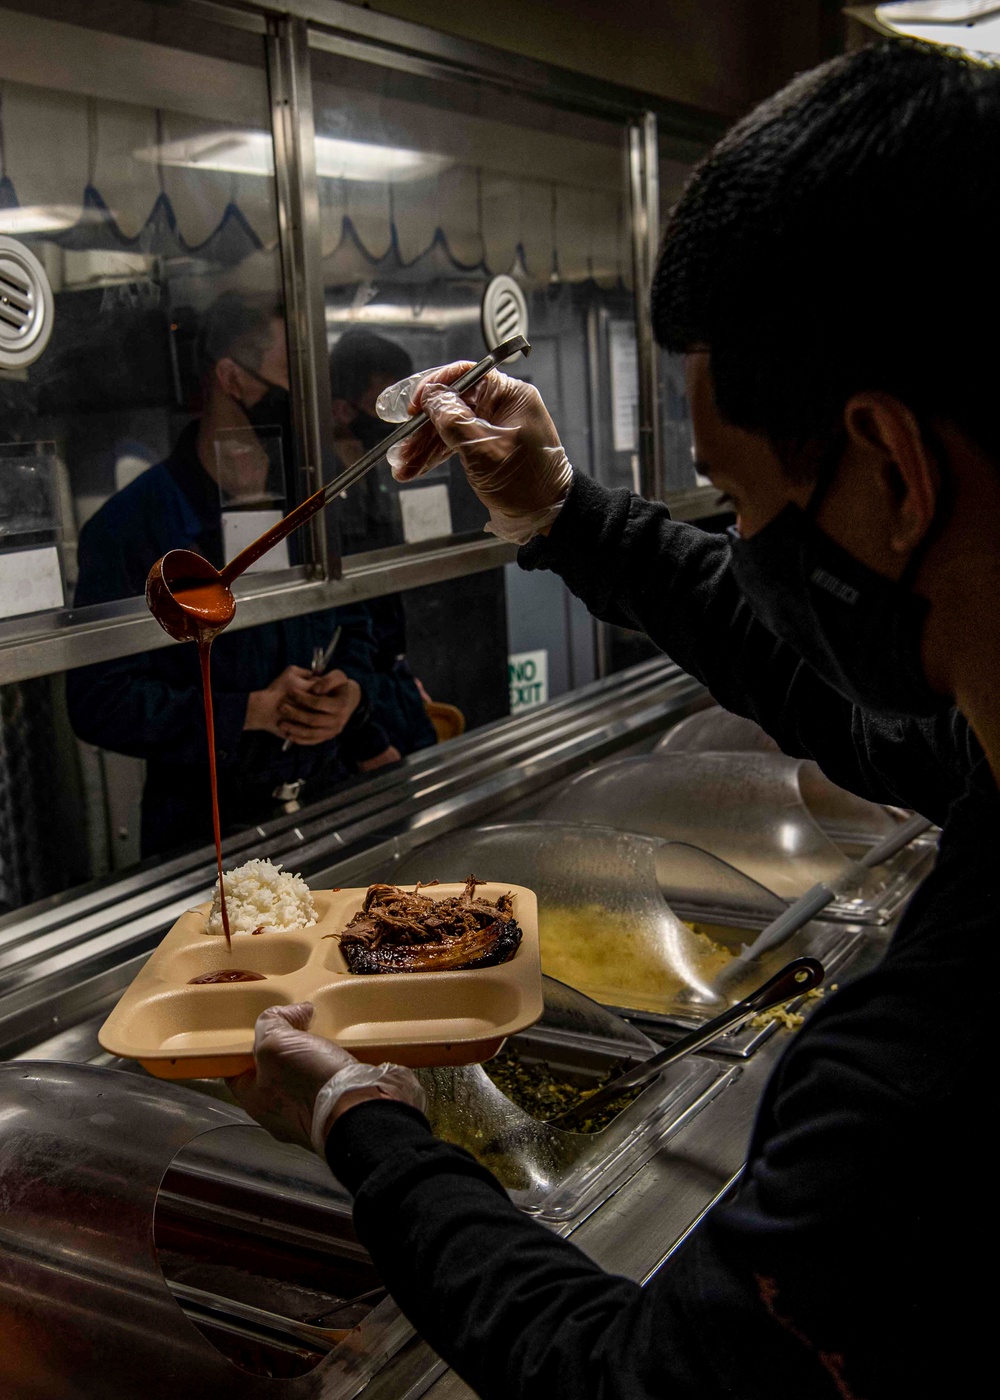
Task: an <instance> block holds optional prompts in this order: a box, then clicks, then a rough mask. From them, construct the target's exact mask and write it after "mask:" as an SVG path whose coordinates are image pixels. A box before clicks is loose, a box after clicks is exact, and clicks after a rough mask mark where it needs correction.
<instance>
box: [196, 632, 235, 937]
mask: <svg viewBox="0 0 1000 1400" xmlns="http://www.w3.org/2000/svg"><path fill="white" fill-rule="evenodd" d="M198 660H199V661H200V662H201V686H202V690H203V691H204V695H205V730H206V733H207V735H208V773H209V778H210V781H211V784H212V835H213V836H214V837H215V863H216V865H217V866H218V870H219V902H220V904H221V906H222V928H223V932H224V933H225V935H226V947H227V948H228V949H229V951H230V952H232V948H233V939H232V935H231V934H230V932H229V910H228V909H227V908H226V887H225V885H224V884H223V882H222V832H221V830H220V826H219V779H218V776H217V774H216V771H215V716H214V714H213V713H212V641H211V638H205V637H204V636H202V637H199V639H198Z"/></svg>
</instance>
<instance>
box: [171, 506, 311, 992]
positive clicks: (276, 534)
mask: <svg viewBox="0 0 1000 1400" xmlns="http://www.w3.org/2000/svg"><path fill="white" fill-rule="evenodd" d="M325 505H326V494H325V491H324V488H322V487H321V488H320V489H319V490H318V491H315V492H314V493H313V494H312V495H311V496H309V497H308V499H307V500H305V501H303V502H302V504H301V505H299V506H296V508H295V509H294V510H293V511H290V512H289V513H288V515H286V516H285V517H284V518H283V519H281V520H278V521H276V522H275V524H274V525H272V526H271V528H270V529H269V530H265V531H264V533H263V534H262V535H261V536H259V538H258V539H256V540H254V541H252V543H250V544H248V545H247V547H246V549H244V550H243V551H242V552H241V553H240V554H238V555H237V556H236V558H235V559H233V560H232V561H231V562H230V563H229V564H228V565H227V566H226V568H225V569H224V570H223V572H222V573H221V574H220V575H219V577H218V579H217V580H216V579H211V578H209V579H206V578H204V577H200V578H194V577H193V578H190V579H184V578H179V579H174V580H171V583H170V592H171V594H172V595H173V597H174V599H175V600H176V601H177V602H178V603H180V604H181V606H182V607H183V609H184V611H185V613H187V614H188V616H189V617H190V619H191V621H192V622H193V623H194V625H195V628H196V630H197V646H198V659H199V661H200V662H201V684H202V691H203V694H204V697H205V730H206V735H207V738H208V772H209V779H210V782H211V788H212V835H213V836H214V838H215V862H216V866H217V868H218V871H219V903H220V905H221V913H222V927H223V930H224V932H225V935H226V947H227V948H228V949H229V951H230V952H232V948H233V940H232V935H231V933H230V929H229V910H228V908H227V907H226V891H225V886H224V885H223V880H222V831H221V824H220V821H219V779H218V773H217V771H216V763H215V717H214V715H213V712H212V678H211V656H212V639H213V637H215V636H216V635H217V634H218V632H220V631H221V630H222V628H223V627H225V626H226V625H227V624H228V623H229V622H230V621H232V595H231V594H230V591H229V585H230V584H231V583H232V582H233V580H234V579H237V578H239V576H240V574H242V573H243V572H244V570H246V569H248V568H249V567H250V565H251V564H253V563H255V562H256V560H258V559H259V558H260V557H261V556H262V555H264V554H266V553H267V552H268V550H270V549H273V548H274V546H275V545H276V544H278V543H279V542H280V541H281V540H283V539H284V538H285V537H286V536H287V535H290V534H291V533H292V531H293V530H297V529H298V528H299V526H300V525H304V524H305V523H306V521H308V520H311V519H312V517H313V516H314V515H317V514H318V513H319V512H320V511H321V510H322V509H323V507H324V506H325ZM151 606H152V605H151ZM153 614H154V616H157V614H156V609H155V608H153ZM157 621H160V622H162V621H163V619H162V618H160V617H157ZM167 630H168V631H169V630H170V629H169V627H168V628H167ZM193 980H194V981H203V980H206V979H203V978H194V979H193ZM208 980H214V981H225V980H231V981H251V980H254V981H255V980H256V976H255V974H251V973H247V974H245V975H241V976H240V977H238V978H237V977H233V978H229V979H226V978H222V977H215V978H213V979H208Z"/></svg>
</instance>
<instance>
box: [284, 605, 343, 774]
mask: <svg viewBox="0 0 1000 1400" xmlns="http://www.w3.org/2000/svg"><path fill="white" fill-rule="evenodd" d="M343 630H344V629H343V627H337V628H335V629H334V633H333V636H332V637H331V638H330V643H329V645H328V646H327V647H313V654H312V661H311V662H310V663H309V669H310V671H312V673H313V675H314V676H322V675H324V674H325V673H326V669H327V667H328V666H329V665H330V662H331V661H332V660H333V653H334V652H335V651H336V650H337V643H338V642H339V641H340V634H341V632H343ZM291 747H292V741H291V739H286V740H285V742H284V743H283V744H282V746H281V752H282V753H287V752H288V750H289V749H290V748H291Z"/></svg>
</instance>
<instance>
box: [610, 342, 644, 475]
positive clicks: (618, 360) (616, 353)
mask: <svg viewBox="0 0 1000 1400" xmlns="http://www.w3.org/2000/svg"><path fill="white" fill-rule="evenodd" d="M608 342H609V345H610V350H611V432H612V438H613V445H614V449H615V451H616V452H637V451H638V449H639V352H638V348H637V346H636V343H635V327H634V326H633V324H632V322H631V321H612V322H611V323H610V324H609V326H608Z"/></svg>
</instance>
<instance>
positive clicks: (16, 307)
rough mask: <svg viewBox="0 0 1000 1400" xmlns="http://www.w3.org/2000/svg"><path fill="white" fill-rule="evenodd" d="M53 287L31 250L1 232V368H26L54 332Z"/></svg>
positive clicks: (35, 358)
mask: <svg viewBox="0 0 1000 1400" xmlns="http://www.w3.org/2000/svg"><path fill="white" fill-rule="evenodd" d="M52 313H53V306H52V288H51V287H50V286H49V279H48V278H47V277H46V275H45V269H44V267H42V265H41V263H40V262H39V261H38V259H37V258H36V257H35V255H34V253H32V252H31V251H30V249H28V248H26V247H25V246H24V244H23V243H18V242H17V241H16V240H15V239H13V238H7V237H6V236H5V235H4V234H0V369H24V367H25V366H26V365H30V364H33V363H34V362H35V360H37V359H38V357H39V355H41V354H42V352H43V351H44V349H45V347H46V345H48V343H49V337H50V336H51V334H52Z"/></svg>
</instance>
